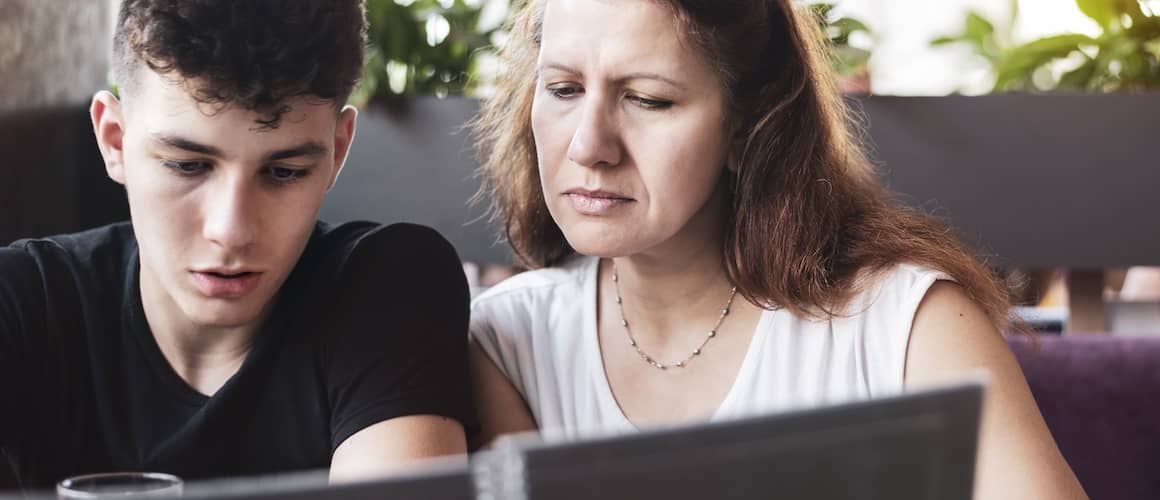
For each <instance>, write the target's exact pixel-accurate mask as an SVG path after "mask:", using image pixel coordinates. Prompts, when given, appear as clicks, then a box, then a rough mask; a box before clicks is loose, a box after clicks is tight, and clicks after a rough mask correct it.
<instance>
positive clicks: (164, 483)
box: [56, 471, 184, 498]
mask: <svg viewBox="0 0 1160 500" xmlns="http://www.w3.org/2000/svg"><path fill="white" fill-rule="evenodd" d="M114 478H139V479H149V480H155V481H158V482H159V483H161V484H159V485H158V487H156V488H150V489H148V490H145V491H141V492H137V493H127V494H123V495H134V494H138V495H149V494H154V493H159V492H164V491H166V490H169V489H172V488H180V487H182V485H183V484H184V481H182V479H181V478H180V477H177V476H175V475H173V474H167V473H164V472H129V471H127V472H100V473H96V474H82V475H79V476H72V477H67V478H65V479H62V480H60V482H58V483H56V491H57V493H58V494H64V493H67V494H69V495H73V498H103V497H105V496H107V495H108V494H107V493H100V492H92V491H84V490H78V489H76V483H79V482H82V481H100V480H102V479H114Z"/></svg>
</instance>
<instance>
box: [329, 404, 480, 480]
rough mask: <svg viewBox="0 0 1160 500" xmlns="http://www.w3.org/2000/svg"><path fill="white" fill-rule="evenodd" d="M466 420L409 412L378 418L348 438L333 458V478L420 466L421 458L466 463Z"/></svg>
mask: <svg viewBox="0 0 1160 500" xmlns="http://www.w3.org/2000/svg"><path fill="white" fill-rule="evenodd" d="M466 453H467V445H466V438H465V437H464V434H463V424H460V423H459V422H458V421H456V420H454V419H451V418H447V417H443V416H438V415H409V416H406V417H397V418H392V419H390V420H387V421H384V422H379V423H377V424H374V425H372V426H370V427H367V428H365V429H363V430H361V431H358V432H356V433H355V434H354V435H353V436H351V437H349V438H347V440H346V441H343V442H342V444H340V445H338V449H336V450H334V458H332V459H331V462H330V480H331V481H332V482H339V481H350V480H358V479H367V478H374V477H381V476H383V475H384V474H395V473H405V472H408V471H412V470H418V469H419V468H420V467H421V466H422V465H423V464H424V463H425V462H424V461H422V460H419V459H423V458H432V457H448V456H449V459H450V460H456V461H459V462H462V463H467V455H466Z"/></svg>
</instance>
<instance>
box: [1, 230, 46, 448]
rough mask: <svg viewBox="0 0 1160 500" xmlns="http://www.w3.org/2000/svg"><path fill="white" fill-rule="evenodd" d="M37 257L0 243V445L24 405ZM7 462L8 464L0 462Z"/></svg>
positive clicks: (10, 436) (10, 435) (14, 429)
mask: <svg viewBox="0 0 1160 500" xmlns="http://www.w3.org/2000/svg"><path fill="white" fill-rule="evenodd" d="M37 269H38V268H37V265H36V261H35V260H33V258H32V256H30V255H29V254H28V253H27V252H25V251H23V250H21V249H19V248H13V247H0V447H4V446H8V445H11V444H13V443H14V440H15V439H16V436H17V434H18V433H19V429H20V425H21V422H20V415H19V413H18V412H19V410H20V409H22V408H26V407H27V404H26V403H25V402H24V401H23V399H24V398H23V396H22V394H21V391H22V386H21V384H20V382H19V381H20V380H21V378H20V377H21V374H22V373H24V368H23V363H24V358H25V355H24V353H25V351H26V347H27V342H26V340H27V334H28V331H27V330H28V329H29V328H31V327H32V325H29V324H27V323H29V322H30V321H31V318H33V317H35V316H36V310H37V309H39V310H41V311H43V309H44V305H43V304H38V303H37V301H36V298H37V297H41V294H40V293H38V292H39V291H40V290H41V289H42V286H41V283H40V279H39V272H38V270H37ZM0 466H5V467H6V466H7V464H0Z"/></svg>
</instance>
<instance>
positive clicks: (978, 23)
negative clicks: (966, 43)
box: [966, 11, 995, 40]
mask: <svg viewBox="0 0 1160 500" xmlns="http://www.w3.org/2000/svg"><path fill="white" fill-rule="evenodd" d="M994 34H995V25H994V24H991V21H988V20H987V18H985V17H983V16H981V15H979V13H978V12H974V11H971V12H969V13H968V14H967V31H966V36H967V37H968V38H971V39H974V40H982V39H984V38H986V37H988V36H991V35H994Z"/></svg>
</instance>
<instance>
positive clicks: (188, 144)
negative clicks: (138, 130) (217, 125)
mask: <svg viewBox="0 0 1160 500" xmlns="http://www.w3.org/2000/svg"><path fill="white" fill-rule="evenodd" d="M152 137H153V140H154V141H155V142H159V143H161V144H164V145H166V146H169V147H171V148H176V149H181V150H185V151H189V152H191V153H197V154H203V155H208V156H216V157H219V158H220V157H222V156H224V155H223V154H222V150H220V149H218V148H215V147H213V146H210V145H208V144H202V143H200V142H196V141H192V140H190V139H186V138H184V137H181V136H177V135H173V134H153V136H152Z"/></svg>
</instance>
